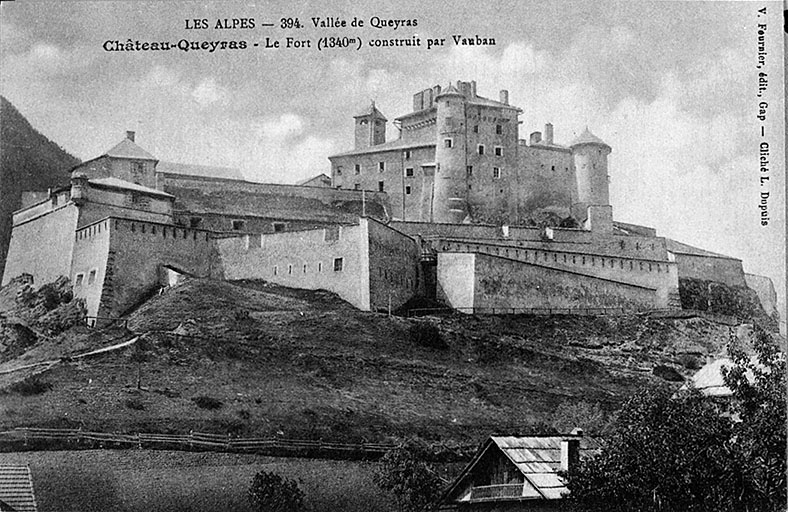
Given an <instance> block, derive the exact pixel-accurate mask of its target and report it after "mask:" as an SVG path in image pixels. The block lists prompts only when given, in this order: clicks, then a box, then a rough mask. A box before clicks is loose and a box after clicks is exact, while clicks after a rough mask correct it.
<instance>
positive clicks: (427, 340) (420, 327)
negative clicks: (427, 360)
mask: <svg viewBox="0 0 788 512" xmlns="http://www.w3.org/2000/svg"><path fill="white" fill-rule="evenodd" d="M409 335H410V341H411V343H414V344H416V345H419V346H422V347H427V348H437V349H445V348H447V347H448V346H449V345H448V344H447V343H446V341H445V340H444V339H443V337H442V336H441V330H440V329H439V328H438V326H437V325H434V324H431V323H429V322H417V323H414V324H413V325H411V327H410V332H409Z"/></svg>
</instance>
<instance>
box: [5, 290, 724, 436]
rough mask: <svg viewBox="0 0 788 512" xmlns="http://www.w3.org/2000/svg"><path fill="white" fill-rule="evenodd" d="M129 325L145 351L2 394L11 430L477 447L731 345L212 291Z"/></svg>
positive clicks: (602, 322) (634, 319) (605, 325)
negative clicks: (396, 440) (493, 435)
mask: <svg viewBox="0 0 788 512" xmlns="http://www.w3.org/2000/svg"><path fill="white" fill-rule="evenodd" d="M128 327H129V329H131V330H132V331H134V332H135V334H139V333H142V334H143V336H142V338H140V341H139V342H138V343H137V344H135V345H134V347H135V348H130V349H127V350H123V351H118V352H113V353H109V354H107V355H103V356H101V357H97V358H94V359H85V360H79V361H77V360H74V361H72V362H69V361H64V362H62V363H60V364H57V365H55V366H53V367H52V368H51V369H49V370H48V371H46V372H45V373H43V374H41V375H39V376H38V377H37V378H38V379H39V381H40V382H43V383H44V385H43V386H40V388H41V390H45V389H48V390H46V391H44V392H43V393H41V394H29V395H23V394H21V393H19V392H8V391H7V392H6V393H5V394H4V395H0V429H4V428H10V427H15V426H23V425H37V426H50V427H67V426H72V427H73V426H82V427H83V428H89V429H95V430H105V431H131V432H134V431H148V432H150V431H170V432H188V431H189V430H191V429H194V430H201V431H215V432H223V433H226V432H231V433H235V434H244V435H276V434H277V433H278V434H280V435H282V434H284V435H285V436H287V437H295V438H313V439H319V438H322V439H324V440H328V439H334V440H343V441H348V442H352V441H359V440H362V439H365V440H368V441H372V440H386V439H391V438H393V437H406V436H420V437H422V438H425V439H431V440H435V439H444V440H447V439H452V440H457V441H462V442H477V441H478V440H479V439H481V438H483V437H484V436H486V435H488V434H489V433H490V432H494V431H499V432H502V431H508V432H515V431H526V430H529V429H532V428H535V427H536V426H538V424H541V423H545V422H550V421H551V419H552V418H553V414H554V412H555V410H556V409H557V408H558V407H559V406H560V405H561V404H577V403H586V404H595V403H599V404H601V406H602V409H607V410H610V409H612V408H615V407H616V406H617V405H618V404H619V403H620V402H621V400H622V399H623V398H624V397H625V396H626V395H627V394H628V393H630V392H631V391H633V390H635V389H637V388H639V387H642V386H646V385H651V384H655V383H657V382H664V381H663V380H662V379H660V378H659V377H656V376H655V375H654V369H655V368H657V367H660V368H661V371H660V369H658V371H657V373H658V374H660V375H668V376H669V375H670V371H666V370H665V368H664V367H665V366H667V367H670V368H674V369H675V370H677V371H678V372H681V373H683V374H684V375H688V374H689V373H691V368H692V367H694V366H696V365H697V363H698V362H699V361H698V360H699V359H700V358H702V356H703V355H704V354H707V353H715V352H717V351H718V350H719V349H720V348H721V347H722V346H724V344H725V343H726V342H727V341H728V337H729V335H730V328H729V327H728V326H725V325H719V324H716V323H714V322H712V321H709V320H706V319H703V318H685V319H671V318H649V317H642V316H626V317H616V318H612V317H611V318H591V317H560V316H557V317H534V316H518V317H476V316H467V315H461V314H457V315H452V316H447V317H443V318H421V319H406V318H400V317H387V316H385V315H381V314H374V313H364V312H360V311H357V310H355V309H353V308H352V307H351V306H349V305H347V304H346V303H344V302H343V301H342V300H341V299H339V298H338V297H336V296H335V295H333V294H330V293H328V292H319V291H318V292H308V291H301V290H291V289H285V288H281V287H277V286H271V285H266V284H264V283H255V282H243V283H225V282H217V281H202V280H194V281H190V282H187V283H185V284H182V285H180V286H177V287H175V288H171V289H169V290H167V291H166V292H165V293H163V294H162V295H159V296H156V297H153V298H152V299H151V300H149V301H148V302H147V303H145V304H144V305H143V306H142V307H141V308H139V309H138V310H137V311H136V312H134V313H133V314H131V315H130V317H129V323H128ZM123 336H124V334H123V331H122V330H119V329H117V328H116V329H112V330H108V331H106V332H104V333H102V332H101V331H92V332H87V331H85V332H83V331H80V330H79V329H76V328H74V329H71V330H70V331H67V332H65V333H63V334H60V335H58V336H55V337H53V338H51V339H50V340H49V341H48V342H47V345H46V346H47V347H49V350H48V352H47V353H46V357H53V356H62V355H67V354H68V353H69V352H71V353H73V352H74V350H72V349H71V347H73V343H77V342H78V343H80V349H81V350H83V351H84V350H86V349H88V348H97V347H100V346H104V345H109V344H111V343H113V342H117V341H118V340H119V339H122V338H123ZM126 336H127V337H130V336H131V334H127V335H126ZM35 349H36V347H33V350H35ZM58 349H59V350H60V353H57V350H58ZM39 350H40V349H39ZM33 353H34V352H30V353H28V355H27V356H22V359H17V358H15V359H13V360H10V361H6V362H5V363H3V364H2V365H0V371H2V369H3V368H6V369H7V368H9V367H12V366H13V365H15V364H18V363H19V362H20V361H24V362H26V363H30V362H31V361H32V360H33V359H35V358H34V357H31V356H30V354H33ZM40 357H44V355H43V354H42V355H41V356H40ZM680 363H681V364H680ZM682 364H683V365H684V366H682ZM685 366H686V368H685ZM138 372H139V375H138ZM674 374H675V372H674ZM138 376H140V377H141V383H142V387H143V389H142V390H137V388H136V384H137V378H138ZM50 385H51V388H50V387H49V386H50Z"/></svg>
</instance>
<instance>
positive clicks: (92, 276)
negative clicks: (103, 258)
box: [88, 270, 96, 284]
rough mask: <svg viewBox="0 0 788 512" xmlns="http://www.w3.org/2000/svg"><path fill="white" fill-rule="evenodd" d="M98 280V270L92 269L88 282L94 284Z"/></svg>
mask: <svg viewBox="0 0 788 512" xmlns="http://www.w3.org/2000/svg"><path fill="white" fill-rule="evenodd" d="M95 282H96V271H95V270H91V271H90V274H88V284H93V283H95Z"/></svg>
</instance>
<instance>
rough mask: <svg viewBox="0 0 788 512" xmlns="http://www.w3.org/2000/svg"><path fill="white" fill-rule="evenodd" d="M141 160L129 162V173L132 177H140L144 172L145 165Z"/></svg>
mask: <svg viewBox="0 0 788 512" xmlns="http://www.w3.org/2000/svg"><path fill="white" fill-rule="evenodd" d="M143 165H144V164H143V163H142V162H131V175H132V178H134V179H139V178H142V175H143V174H144V173H145V167H144V166H143Z"/></svg>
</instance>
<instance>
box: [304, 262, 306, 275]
mask: <svg viewBox="0 0 788 512" xmlns="http://www.w3.org/2000/svg"><path fill="white" fill-rule="evenodd" d="M304 274H306V264H304Z"/></svg>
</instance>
